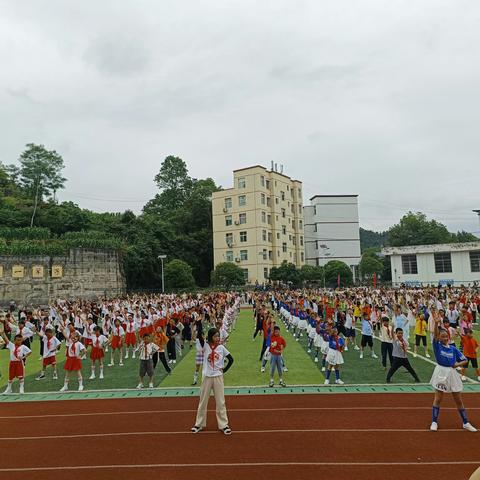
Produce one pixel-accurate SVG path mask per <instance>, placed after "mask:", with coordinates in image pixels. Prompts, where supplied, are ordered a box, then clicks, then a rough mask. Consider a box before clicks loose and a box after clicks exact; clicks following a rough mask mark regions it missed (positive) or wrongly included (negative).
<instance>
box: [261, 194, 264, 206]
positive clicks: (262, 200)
mask: <svg viewBox="0 0 480 480" xmlns="http://www.w3.org/2000/svg"><path fill="white" fill-rule="evenodd" d="M260 203H261V204H262V205H265V194H264V193H261V194H260Z"/></svg>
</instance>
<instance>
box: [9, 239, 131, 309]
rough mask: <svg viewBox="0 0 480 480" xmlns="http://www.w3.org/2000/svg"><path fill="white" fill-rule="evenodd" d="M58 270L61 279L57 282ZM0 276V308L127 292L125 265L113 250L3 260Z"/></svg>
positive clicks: (79, 251)
mask: <svg viewBox="0 0 480 480" xmlns="http://www.w3.org/2000/svg"><path fill="white" fill-rule="evenodd" d="M18 267H23V277H21V278H15V271H16V270H18ZM40 267H42V268H40ZM58 267H61V276H59V277H58V278H54V277H55V276H56V275H57V276H58V275H59V273H60V272H59V270H60V269H59V268H58ZM20 270H21V269H20ZM42 270H43V271H42ZM0 274H1V275H0V305H8V303H9V302H10V301H12V300H14V301H15V302H16V303H17V305H22V306H23V305H24V306H35V305H44V304H48V303H49V302H50V301H52V300H56V299H58V298H62V299H68V298H72V299H73V298H97V297H103V296H116V295H123V294H124V293H125V291H126V282H125V275H124V273H123V266H122V261H121V258H120V255H119V253H118V252H116V251H114V250H88V249H81V248H74V249H71V250H70V252H69V253H68V255H65V256H53V257H50V256H0ZM37 277H38V278H37Z"/></svg>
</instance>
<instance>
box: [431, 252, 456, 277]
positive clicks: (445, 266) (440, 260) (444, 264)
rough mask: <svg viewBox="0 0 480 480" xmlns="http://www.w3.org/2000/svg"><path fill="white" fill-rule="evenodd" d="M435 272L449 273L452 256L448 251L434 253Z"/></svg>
mask: <svg viewBox="0 0 480 480" xmlns="http://www.w3.org/2000/svg"><path fill="white" fill-rule="evenodd" d="M433 258H434V260H435V272H436V273H450V272H451V271H452V256H451V255H450V252H446V253H434V254H433Z"/></svg>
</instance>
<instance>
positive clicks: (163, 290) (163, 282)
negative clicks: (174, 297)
mask: <svg viewBox="0 0 480 480" xmlns="http://www.w3.org/2000/svg"><path fill="white" fill-rule="evenodd" d="M157 258H159V259H160V261H161V262H162V293H165V279H164V276H163V261H164V260H165V259H166V258H167V256H166V255H159V256H158V257H157Z"/></svg>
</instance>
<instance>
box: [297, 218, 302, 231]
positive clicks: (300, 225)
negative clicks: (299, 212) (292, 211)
mask: <svg viewBox="0 0 480 480" xmlns="http://www.w3.org/2000/svg"><path fill="white" fill-rule="evenodd" d="M298 228H299V229H300V230H301V229H302V228H303V220H299V221H298Z"/></svg>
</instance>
